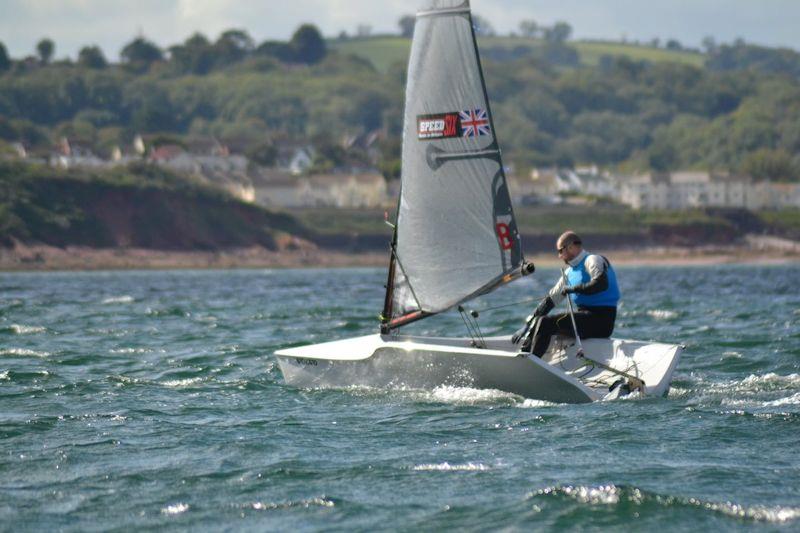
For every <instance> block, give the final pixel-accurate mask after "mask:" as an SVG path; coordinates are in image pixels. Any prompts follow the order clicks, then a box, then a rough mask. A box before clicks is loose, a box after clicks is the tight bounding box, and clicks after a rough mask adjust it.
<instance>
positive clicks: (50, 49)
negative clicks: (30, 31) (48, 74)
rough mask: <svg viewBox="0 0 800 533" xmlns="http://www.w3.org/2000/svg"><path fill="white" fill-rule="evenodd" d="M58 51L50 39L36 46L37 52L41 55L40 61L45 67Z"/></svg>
mask: <svg viewBox="0 0 800 533" xmlns="http://www.w3.org/2000/svg"><path fill="white" fill-rule="evenodd" d="M55 51H56V45H55V44H54V43H53V41H51V40H50V39H47V38H45V39H42V40H41V41H39V42H38V44H37V45H36V52H37V53H38V54H39V60H40V61H41V62H42V64H43V65H46V64H48V63H49V62H50V60H51V59H52V58H53V53H54V52H55Z"/></svg>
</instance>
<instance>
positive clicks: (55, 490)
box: [0, 265, 800, 531]
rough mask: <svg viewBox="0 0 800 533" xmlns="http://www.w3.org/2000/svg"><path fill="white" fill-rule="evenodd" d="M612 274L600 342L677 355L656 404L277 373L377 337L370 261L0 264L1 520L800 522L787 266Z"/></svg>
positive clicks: (380, 276)
mask: <svg viewBox="0 0 800 533" xmlns="http://www.w3.org/2000/svg"><path fill="white" fill-rule="evenodd" d="M618 273H619V279H620V284H621V287H622V291H623V303H622V305H621V307H620V312H619V316H618V319H617V328H616V332H615V335H616V336H618V337H620V338H632V339H640V340H657V341H664V342H670V343H683V344H685V345H686V350H685V353H684V355H683V358H682V359H681V362H680V364H679V366H678V368H677V370H676V372H675V376H674V382H673V387H672V390H671V391H670V393H669V395H668V396H667V397H666V398H648V397H646V398H639V399H626V400H617V401H611V402H599V403H594V404H589V405H558V404H551V403H546V402H540V401H535V400H530V399H525V398H521V397H518V396H515V395H512V394H508V393H504V392H499V391H486V390H475V389H470V388H465V387H457V386H451V387H441V388H438V389H436V390H432V391H419V390H381V389H368V388H352V389H345V390H303V389H296V388H292V387H289V386H287V385H285V384H284V383H283V379H282V377H281V373H280V369H279V367H278V365H277V362H276V360H275V357H274V356H273V355H272V354H273V352H274V351H275V350H277V349H279V348H283V347H287V346H296V345H299V344H303V343H313V342H322V341H328V340H334V339H339V338H345V337H350V336H356V335H363V334H369V333H373V332H375V331H376V323H377V318H376V317H377V315H378V313H379V312H380V310H381V306H382V303H383V283H384V281H385V271H384V270H383V269H343V270H322V269H320V270H248V271H237V270H230V271H169V272H92V273H85V272H76V273H6V274H0V530H4V531H42V530H47V531H97V530H109V529H117V530H129V529H159V530H160V529H167V530H190V529H191V530H210V531H215V530H244V531H247V530H250V531H265V530H282V531H295V530H301V531H313V530H363V531H366V530H370V531H371V530H406V531H411V530H418V529H425V530H439V529H453V530H455V529H459V530H462V529H463V530H485V529H506V530H532V529H536V530H539V529H551V530H560V529H564V528H571V529H580V530H609V529H610V530H620V529H623V528H624V529H633V530H642V531H645V530H653V529H654V528H658V529H659V530H661V531H666V530H679V531H681V530H688V529H690V528H691V529H699V528H704V529H707V530H737V529H750V528H753V527H758V528H761V527H765V528H767V529H775V530H795V531H796V530H798V529H800V454H798V451H799V450H800V327H799V326H798V323H799V322H800V291H798V282H800V266H798V265H789V266H722V267H719V266H715V267H669V268H667V267H664V268H633V267H620V268H618ZM557 276H558V271H557V270H555V269H542V270H541V271H538V272H537V273H536V274H535V275H534V276H532V277H531V278H527V279H526V280H524V281H522V282H518V283H515V284H512V285H511V286H509V287H506V288H503V289H501V290H499V291H497V292H495V293H494V294H492V295H489V296H485V297H483V298H481V299H479V300H477V301H474V302H471V303H470V304H469V307H470V308H474V309H477V310H478V311H480V315H481V316H480V318H479V321H480V327H481V330H482V332H483V334H484V335H495V334H511V333H512V332H513V331H514V330H515V329H517V327H519V326H520V325H521V322H522V321H523V319H524V316H525V315H526V314H527V313H528V312H529V310H530V308H531V307H533V306H534V305H535V303H536V302H535V301H531V300H533V299H535V298H536V297H539V296H541V295H542V294H544V293H545V292H546V290H547V288H548V286H549V285H550V283H552V282H554V281H555V280H556V279H557ZM525 300H528V301H527V302H525V303H522V304H517V305H512V304H515V303H516V302H520V301H525ZM501 305H507V307H501V308H499V309H495V310H491V309H490V308H492V307H498V306H501ZM407 330H408V331H409V332H415V333H424V334H435V335H459V336H460V335H465V327H464V325H463V323H462V322H461V319H460V317H459V316H458V314H457V313H455V314H446V315H443V316H440V317H434V318H430V319H427V320H424V321H422V322H420V323H418V324H416V325H414V326H413V327H408V328H407Z"/></svg>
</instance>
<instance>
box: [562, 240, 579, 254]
mask: <svg viewBox="0 0 800 533" xmlns="http://www.w3.org/2000/svg"><path fill="white" fill-rule="evenodd" d="M573 244H580V241H578V242H571V243H569V244H565V245H564V246H562V247H561V248H558V253H559V254H563V253H564V250H566V249H567V248H569V247H570V246H572V245H573Z"/></svg>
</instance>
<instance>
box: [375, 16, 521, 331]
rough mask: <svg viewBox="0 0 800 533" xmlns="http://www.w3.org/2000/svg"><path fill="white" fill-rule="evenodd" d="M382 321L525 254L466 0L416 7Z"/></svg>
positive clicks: (451, 296)
mask: <svg viewBox="0 0 800 533" xmlns="http://www.w3.org/2000/svg"><path fill="white" fill-rule="evenodd" d="M402 157H403V159H402V174H401V180H402V187H401V193H400V203H399V208H398V214H397V226H396V228H395V235H394V238H393V241H392V259H391V265H390V268H389V281H388V283H387V294H386V302H385V306H384V312H383V316H382V321H383V324H384V330H388V329H391V328H394V327H398V326H401V325H403V324H407V323H409V322H411V321H413V320H416V319H419V318H422V317H424V316H428V315H430V314H434V313H439V312H441V311H444V310H446V309H449V308H451V307H453V306H455V305H457V304H459V303H461V302H463V301H465V300H468V299H470V298H473V297H475V296H477V295H479V294H483V293H486V292H488V291H491V290H493V289H494V288H496V287H497V286H498V285H500V284H502V283H505V282H507V281H510V280H511V279H513V278H514V277H516V275H515V273H517V272H520V270H521V269H520V267H521V265H522V264H523V257H522V248H521V244H520V239H519V233H518V231H517V226H516V222H515V220H514V214H513V212H512V209H511V199H510V197H509V193H508V187H507V184H506V176H505V173H504V171H503V164H502V161H501V158H500V149H499V147H498V144H497V139H496V136H495V127H494V121H493V119H492V114H491V110H490V108H489V100H488V97H487V95H486V87H485V84H484V80H483V73H482V71H481V65H480V59H479V56H478V48H477V44H476V42H475V34H474V32H473V28H472V17H471V14H470V7H469V1H468V0H429V2H428V4H427V6H426V7H424V8H423V9H422V11H420V12H419V13H417V20H416V26H415V29H414V39H413V42H412V45H411V56H410V59H409V65H408V82H407V86H406V103H405V118H404V125H403V156H402Z"/></svg>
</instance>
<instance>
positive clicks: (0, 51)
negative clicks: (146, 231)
mask: <svg viewBox="0 0 800 533" xmlns="http://www.w3.org/2000/svg"><path fill="white" fill-rule="evenodd" d="M528 22H530V24H527V25H526V31H527V34H529V35H533V34H538V35H543V29H542V28H540V27H539V26H538V25H535V23H534V22H532V21H528ZM556 27H558V25H555V26H554V27H553V28H549V29H547V30H548V31H549V32H550V40H545V39H537V40H533V39H530V40H525V41H522V42H520V41H521V40H517V41H516V42H514V44H513V46H506V47H505V48H504V47H503V43H502V41H500V40H497V39H493V40H492V41H491V42H492V44H491V45H490V46H489V47H487V48H484V49H482V51H481V52H482V56H483V57H484V60H485V61H484V67H485V78H486V82H487V84H488V89H489V94H490V96H491V100H492V111H493V113H494V118H495V126H496V128H497V134H498V138H499V140H500V142H501V144H502V146H503V151H504V156H505V159H506V160H507V162H508V163H510V164H513V165H515V166H516V167H517V168H518V169H519V170H520V171H522V172H524V171H525V169H526V168H528V167H530V166H534V165H536V166H541V165H556V164H558V165H571V164H574V165H576V164H582V163H597V164H601V165H607V166H610V167H617V168H622V169H625V170H635V169H641V170H646V169H655V170H670V169H678V168H709V169H715V170H725V169H728V170H730V171H732V172H747V173H749V174H752V175H753V176H755V177H756V178H758V179H770V180H787V179H788V180H791V179H798V178H799V177H800V156H799V155H798V154H800V87H798V85H797V82H796V80H795V78H792V77H790V76H787V74H786V72H787V70H788V72H793V71H792V70H791V69H792V68H793V67H792V65H793V64H794V63H793V62H794V61H796V60H797V57H800V54H796V53H794V52H791V53H787V52H786V51H782V50H770V49H766V50H762V49H758V48H756V47H749V45H745V44H743V43H737V44H734V45H731V46H728V45H717V44H714V46H713V47H712V46H710V45H709V49H710V52H709V56H708V66H707V67H705V68H703V67H696V66H688V65H682V64H678V63H669V62H661V63H652V62H647V61H638V60H633V59H630V58H628V57H612V56H605V57H602V58H600V60H599V62H598V64H597V66H594V67H590V66H586V65H585V64H584V65H582V64H581V59H582V58H581V57H580V56H579V54H578V52H577V50H576V48H574V47H572V46H570V43H568V42H564V40H565V39H567V38H568V37H569V35H570V31H569V28H566V27H561V29H560V30H558V31H555V28H556ZM553 32H555V33H553ZM363 45H364V46H365V47H369V46H371V42H370V41H369V40H366V41H365V42H364V43H363ZM753 48H755V49H753ZM773 52H774V53H776V54H777V56H775V57H772V55H771V54H772V53H773ZM4 57H5V59H6V62H5V63H4V62H3V58H4ZM4 64H5V67H4ZM799 64H800V62H799ZM781 65H783V66H784V67H785V69H784V70H781V73H780V74H769V73H768V71H769V69H778V67H779V66H781ZM12 66H13V68H11V69H10V70H11V72H9V73H6V74H3V75H2V76H0V139H4V140H5V141H7V142H13V141H18V140H19V141H23V142H24V143H25V144H26V145H28V146H33V147H36V146H38V147H40V149H41V150H45V149H46V148H48V147H49V146H51V145H52V143H53V142H55V141H56V140H57V139H58V138H59V137H60V136H61V135H67V136H69V137H70V138H74V139H77V140H79V141H80V142H81V143H85V144H88V145H90V146H93V147H94V148H95V149H96V150H97V151H98V152H100V153H105V154H107V153H108V152H109V150H110V149H111V147H113V146H114V145H116V144H119V143H122V142H129V141H130V139H132V138H133V136H134V135H135V134H136V133H145V134H151V135H155V134H160V133H167V134H170V135H172V136H176V137H177V138H183V137H184V136H210V135H213V136H214V137H216V138H218V139H220V140H221V142H224V143H226V144H228V145H229V146H232V147H235V149H237V150H240V151H243V152H246V153H247V154H248V155H249V156H250V157H251V158H252V159H253V160H255V161H257V162H259V163H261V164H270V163H271V162H274V161H275V160H276V158H277V157H278V153H277V150H278V147H279V145H280V144H282V143H284V142H288V143H290V144H291V143H294V144H296V145H300V144H304V143H308V142H312V143H315V144H316V145H318V146H317V150H316V152H317V154H318V160H317V161H316V162H315V164H316V165H317V168H319V169H326V168H329V167H330V166H331V165H337V164H345V165H347V164H355V163H357V162H363V161H366V160H368V159H370V160H371V161H372V162H373V163H375V162H377V164H378V165H379V166H380V168H381V170H382V171H383V172H384V173H385V174H386V175H387V176H391V177H395V176H397V175H398V174H399V166H398V164H399V163H398V158H399V153H400V139H401V134H402V105H403V89H404V87H403V79H404V65H402V64H400V63H397V64H395V65H394V66H392V67H391V68H389V69H388V70H387V71H386V73H382V72H379V71H376V70H375V68H374V67H373V66H372V65H371V64H370V63H369V62H367V61H365V60H364V59H361V58H358V57H354V56H349V55H345V54H342V53H341V52H337V51H336V50H333V51H329V50H328V48H327V46H326V43H325V41H324V40H323V39H322V36H321V35H320V34H319V31H318V30H317V29H316V28H314V27H313V26H310V25H304V26H302V27H300V28H298V30H297V31H296V32H295V34H294V35H293V36H292V38H291V39H290V40H289V41H284V42H277V41H275V42H266V43H261V44H260V45H258V46H256V44H255V43H254V42H253V40H252V38H250V36H249V35H247V33H245V32H243V31H241V30H229V31H226V32H224V33H223V34H221V35H220V36H219V37H218V38H217V39H216V40H215V41H211V40H209V39H208V38H207V37H205V36H203V35H201V34H195V35H192V36H191V37H189V38H188V39H187V40H186V41H185V42H183V43H181V44H177V45H175V46H172V47H170V48H169V49H168V54H167V55H166V57H165V55H164V53H163V52H162V51H161V50H160V49H159V48H158V46H156V45H155V44H154V43H152V42H149V41H147V40H146V39H144V38H142V37H139V38H137V39H135V40H133V41H132V42H131V43H129V44H128V45H126V46H125V48H124V49H123V52H122V64H121V65H108V64H107V62H106V60H105V58H104V56H103V53H102V51H101V50H100V49H99V48H98V47H95V46H87V47H85V48H83V49H82V50H81V52H80V54H79V56H78V61H77V63H76V64H74V65H70V64H65V63H61V62H53V63H51V64H49V65H44V64H37V63H36V62H35V61H34V62H30V61H28V62H23V61H20V62H17V63H15V64H14V63H12V61H11V60H10V58H8V57H7V54H5V53H4V48H3V47H2V46H0V70H3V69H4V68H5V69H6V70H9V68H10V67H12ZM755 70H757V71H758V73H756V72H754V71H755ZM376 131H379V132H380V136H379V137H380V140H379V141H377V142H375V144H374V145H373V148H372V149H373V150H374V149H377V150H378V151H379V154H378V155H377V156H376V155H375V154H373V155H371V156H369V157H368V156H367V154H366V153H365V152H364V148H363V146H362V147H360V148H359V147H358V144H359V143H356V142H354V139H358V138H362V139H363V138H366V137H368V136H369V135H368V134H370V133H373V132H376ZM276 139H281V141H276Z"/></svg>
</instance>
